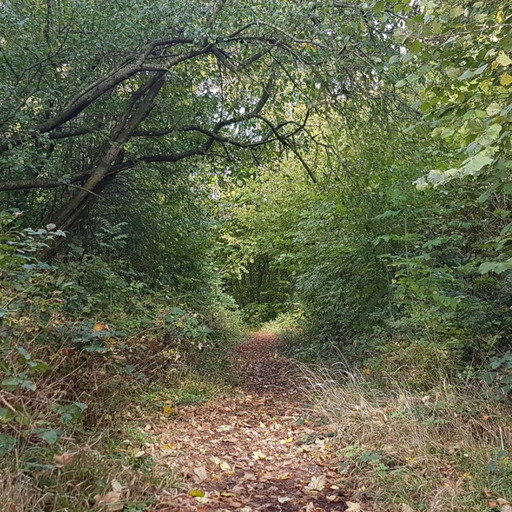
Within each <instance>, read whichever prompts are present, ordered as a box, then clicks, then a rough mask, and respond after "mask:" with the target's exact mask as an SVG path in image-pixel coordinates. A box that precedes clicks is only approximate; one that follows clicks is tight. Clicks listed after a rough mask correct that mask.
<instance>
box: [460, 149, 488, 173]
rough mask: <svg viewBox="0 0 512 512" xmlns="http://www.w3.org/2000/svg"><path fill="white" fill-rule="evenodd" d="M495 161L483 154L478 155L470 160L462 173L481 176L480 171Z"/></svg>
mask: <svg viewBox="0 0 512 512" xmlns="http://www.w3.org/2000/svg"><path fill="white" fill-rule="evenodd" d="M492 162H493V159H492V158H491V157H489V156H487V155H486V154H484V153H483V152H480V153H478V154H477V155H475V156H474V157H472V158H470V159H469V160H468V161H467V163H466V165H464V167H463V168H462V172H463V174H464V175H466V176H468V175H470V176H475V175H477V174H479V171H480V170H481V169H482V168H484V167H485V166H487V165H489V164H491V163H492Z"/></svg>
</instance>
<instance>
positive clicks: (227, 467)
mask: <svg viewBox="0 0 512 512" xmlns="http://www.w3.org/2000/svg"><path fill="white" fill-rule="evenodd" d="M220 468H221V469H222V470H223V471H231V466H230V465H229V464H228V463H227V462H221V463H220Z"/></svg>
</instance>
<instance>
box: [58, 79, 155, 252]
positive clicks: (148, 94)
mask: <svg viewBox="0 0 512 512" xmlns="http://www.w3.org/2000/svg"><path fill="white" fill-rule="evenodd" d="M164 81H165V76H164V74H163V73H159V74H157V75H155V76H154V77H153V78H152V80H150V81H149V82H148V83H147V84H145V85H143V86H142V87H141V88H140V89H139V90H138V91H136V92H135V93H133V95H132V97H131V99H130V102H129V104H128V106H127V108H126V110H125V112H124V113H123V114H122V115H121V117H120V118H119V120H118V122H117V123H116V125H115V126H114V128H113V129H112V131H111V133H110V137H109V140H108V142H107V143H106V144H105V146H104V148H103V150H102V152H101V157H100V159H99V161H98V163H97V164H96V166H95V167H94V169H93V170H92V171H91V173H90V176H89V178H88V179H87V181H86V182H85V183H84V184H83V186H81V187H80V188H79V189H78V190H77V191H76V192H75V194H74V195H73V197H72V198H71V199H70V200H69V201H68V202H67V203H66V204H65V205H64V206H63V207H62V208H61V209H60V210H59V211H58V212H57V214H56V215H55V216H54V218H53V223H54V224H55V225H56V226H57V228H58V229H61V230H63V231H68V230H70V229H71V228H72V227H73V226H74V225H75V224H76V222H77V221H78V220H80V219H81V218H82V216H83V214H84V212H85V211H86V210H87V207H88V206H89V205H90V203H91V202H92V201H93V200H94V199H95V198H96V197H98V194H99V193H100V192H102V191H103V190H104V189H105V188H106V187H107V186H108V185H109V184H110V183H111V182H112V181H113V180H114V178H115V173H112V172H111V171H112V168H113V167H114V165H116V164H119V163H120V161H119V160H120V159H122V156H123V147H124V145H125V144H126V143H127V142H128V141H129V140H130V138H131V136H132V135H133V132H134V131H135V130H136V129H137V128H138V127H139V125H140V124H141V123H142V121H143V120H144V119H145V118H146V117H147V115H148V114H149V113H150V111H151V109H152V108H153V106H154V104H155V100H156V97H157V95H158V93H159V91H160V89H161V88H162V86H163V85H164ZM52 252H53V251H52Z"/></svg>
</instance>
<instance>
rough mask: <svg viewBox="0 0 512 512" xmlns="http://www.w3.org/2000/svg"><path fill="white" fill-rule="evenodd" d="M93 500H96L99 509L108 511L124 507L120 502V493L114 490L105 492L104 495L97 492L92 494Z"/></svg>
mask: <svg viewBox="0 0 512 512" xmlns="http://www.w3.org/2000/svg"><path fill="white" fill-rule="evenodd" d="M94 501H95V502H96V506H97V507H99V508H100V509H101V510H105V511H109V512H112V511H117V510H123V507H124V505H123V504H122V503H120V501H121V493H120V492H116V491H110V492H107V494H105V495H104V496H100V495H99V494H97V495H96V496H94Z"/></svg>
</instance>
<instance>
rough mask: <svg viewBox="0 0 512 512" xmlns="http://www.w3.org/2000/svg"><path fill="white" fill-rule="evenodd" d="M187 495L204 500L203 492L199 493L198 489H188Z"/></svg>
mask: <svg viewBox="0 0 512 512" xmlns="http://www.w3.org/2000/svg"><path fill="white" fill-rule="evenodd" d="M188 494H189V496H192V497H193V498H204V492H203V491H200V490H199V489H190V491H188Z"/></svg>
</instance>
